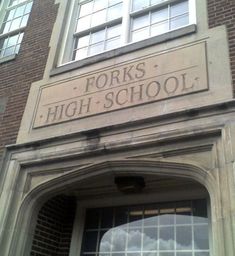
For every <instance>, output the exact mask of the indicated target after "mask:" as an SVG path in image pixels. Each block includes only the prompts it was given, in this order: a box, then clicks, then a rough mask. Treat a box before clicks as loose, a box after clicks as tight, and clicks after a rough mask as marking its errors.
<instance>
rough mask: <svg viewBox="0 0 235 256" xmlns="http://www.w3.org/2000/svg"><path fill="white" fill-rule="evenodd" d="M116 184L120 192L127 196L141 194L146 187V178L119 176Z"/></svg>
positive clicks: (116, 178)
mask: <svg viewBox="0 0 235 256" xmlns="http://www.w3.org/2000/svg"><path fill="white" fill-rule="evenodd" d="M114 182H115V184H116V186H117V188H118V190H119V191H121V192H122V193H125V194H130V193H139V192H141V191H142V190H143V188H144V187H145V181H144V178H143V177H141V176H117V177H115V180H114Z"/></svg>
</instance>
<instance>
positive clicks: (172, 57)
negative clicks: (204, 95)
mask: <svg viewBox="0 0 235 256" xmlns="http://www.w3.org/2000/svg"><path fill="white" fill-rule="evenodd" d="M206 89H208V81H207V60H206V47H205V43H199V44H195V45H191V46H187V47H183V48H179V49H177V50H172V51H168V52H165V53H161V54H156V55H151V56H146V57H145V58H139V59H135V60H133V61H132V62H128V63H124V64H120V65H115V66H111V67H109V68H106V69H103V70H99V71H96V72H94V73H89V74H84V75H82V76H80V77H77V78H74V79H71V80H67V81H60V82H59V83H57V84H51V85H46V86H43V87H42V88H41V90H40V94H39V99H38V103H37V107H36V114H35V120H34V128H37V127H42V126H46V125H51V124H57V123H60V122H64V121H69V120H74V119H79V118H84V117H88V116H91V115H97V114H102V113H106V112H110V111H114V110H119V109H124V108H127V107H134V106H137V105H141V104H149V103H153V102H156V101H160V100H164V99H169V98H172V97H176V96H183V95H185V94H189V93H193V92H199V91H203V90H206Z"/></svg>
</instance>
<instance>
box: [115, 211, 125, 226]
mask: <svg viewBox="0 0 235 256" xmlns="http://www.w3.org/2000/svg"><path fill="white" fill-rule="evenodd" d="M127 212H128V209H127V208H126V207H119V208H117V209H115V226H120V225H123V224H125V223H127V217H128V214H127Z"/></svg>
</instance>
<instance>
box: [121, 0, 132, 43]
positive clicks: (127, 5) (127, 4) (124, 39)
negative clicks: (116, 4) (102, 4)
mask: <svg viewBox="0 0 235 256" xmlns="http://www.w3.org/2000/svg"><path fill="white" fill-rule="evenodd" d="M130 10H131V0H125V1H123V17H122V34H121V45H125V44H127V43H128V42H129V34H130V29H131V28H130V27H131V25H130V23H131V20H130V15H129V13H130Z"/></svg>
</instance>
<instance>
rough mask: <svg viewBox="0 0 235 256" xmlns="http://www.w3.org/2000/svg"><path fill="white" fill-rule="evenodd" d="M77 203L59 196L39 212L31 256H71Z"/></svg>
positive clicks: (72, 199) (69, 198) (70, 198)
mask: <svg viewBox="0 0 235 256" xmlns="http://www.w3.org/2000/svg"><path fill="white" fill-rule="evenodd" d="M75 208H76V201H75V199H74V198H72V197H66V196H57V197H55V198H53V199H51V200H49V201H48V202H47V203H46V204H45V205H44V206H43V207H42V208H41V210H40V211H39V214H38V219H37V225H36V229H35V233H34V239H33V245H32V250H31V254H30V255H31V256H69V248H70V242H71V235H72V228H73V222H74V216H75Z"/></svg>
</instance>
